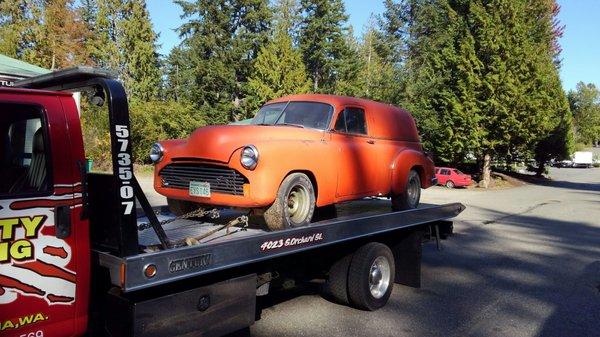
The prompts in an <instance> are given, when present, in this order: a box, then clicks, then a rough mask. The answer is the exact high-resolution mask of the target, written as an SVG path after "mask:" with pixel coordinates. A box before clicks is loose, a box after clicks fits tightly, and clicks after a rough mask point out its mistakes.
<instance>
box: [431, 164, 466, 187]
mask: <svg viewBox="0 0 600 337" xmlns="http://www.w3.org/2000/svg"><path fill="white" fill-rule="evenodd" d="M435 177H436V178H437V180H438V184H440V185H444V186H446V187H448V188H454V187H464V186H469V185H471V182H472V180H471V176H470V175H468V174H464V173H462V172H460V171H459V170H457V169H455V168H450V167H436V168H435Z"/></svg>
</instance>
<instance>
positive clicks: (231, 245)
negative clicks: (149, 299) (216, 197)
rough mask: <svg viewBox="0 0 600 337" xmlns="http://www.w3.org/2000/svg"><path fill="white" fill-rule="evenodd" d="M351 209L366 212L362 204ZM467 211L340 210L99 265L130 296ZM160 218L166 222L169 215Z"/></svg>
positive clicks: (458, 207) (188, 231)
mask: <svg viewBox="0 0 600 337" xmlns="http://www.w3.org/2000/svg"><path fill="white" fill-rule="evenodd" d="M387 205H389V203H388V204H387ZM350 207H358V209H362V207H361V205H360V204H358V205H356V204H354V205H350ZM388 207H389V206H388ZM388 209H389V208H388ZM463 210H464V206H463V205H462V204H460V203H451V204H445V205H423V206H422V207H420V208H418V209H414V210H407V211H400V212H380V213H378V212H375V213H365V212H364V211H362V210H361V211H359V212H358V214H351V215H345V214H344V213H345V212H344V211H343V210H342V211H341V212H339V213H340V215H341V216H340V217H337V218H334V219H331V220H325V221H320V222H315V223H312V224H311V225H310V226H307V227H301V228H293V229H287V230H282V231H276V232H267V231H264V230H261V229H256V228H252V227H251V228H247V229H242V228H236V227H233V228H232V229H231V234H229V235H224V234H225V233H220V232H219V233H216V234H215V235H213V236H210V237H207V238H206V239H205V240H203V241H202V242H200V243H199V244H196V245H191V246H184V247H178V248H171V249H166V250H160V251H155V252H147V253H141V254H137V255H132V256H127V257H117V256H114V255H111V254H109V253H106V252H101V251H99V252H97V253H98V256H99V260H100V264H101V265H102V266H104V267H107V268H108V269H109V271H110V276H111V281H112V283H113V284H114V285H116V286H119V287H121V289H122V290H123V292H132V291H137V290H142V289H145V288H149V287H152V286H157V285H162V284H167V283H170V282H174V281H179V280H183V279H187V278H191V277H195V276H199V275H205V274H208V273H212V272H216V271H219V270H224V269H228V268H233V267H238V266H242V265H245V264H250V263H254V262H259V261H264V260H267V259H271V258H276V257H281V256H285V255H289V254H293V253H299V252H302V251H306V250H310V249H315V248H318V247H324V246H328V245H333V244H337V243H342V242H345V241H350V240H354V239H358V238H362V237H367V236H372V235H376V234H381V233H385V232H389V231H394V230H398V229H403V228H410V227H415V226H419V225H424V224H433V223H436V222H440V221H444V220H448V219H450V218H453V217H455V216H456V215H457V214H459V213H460V212H462V211H463ZM160 217H162V218H163V219H164V218H165V217H167V216H165V215H161V216H160ZM140 220H141V221H143V219H140ZM219 226H221V225H219V224H213V223H198V222H196V221H192V220H183V219H180V220H176V221H174V222H172V223H169V224H166V225H165V226H164V228H165V232H167V233H168V235H169V237H170V238H172V239H174V238H180V239H183V238H185V237H188V236H197V235H199V234H201V233H202V232H207V231H209V230H211V229H214V228H217V227H219ZM153 235H154V236H153ZM157 242H158V238H157V237H156V235H155V234H154V233H153V231H152V229H148V230H146V231H145V232H142V233H140V243H141V244H146V245H152V244H155V243H157ZM148 265H154V266H155V267H156V274H155V275H154V276H152V277H150V278H149V277H146V276H145V275H144V268H146V267H147V266H148Z"/></svg>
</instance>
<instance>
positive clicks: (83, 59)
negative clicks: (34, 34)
mask: <svg viewBox="0 0 600 337" xmlns="http://www.w3.org/2000/svg"><path fill="white" fill-rule="evenodd" d="M73 2H74V1H73V0H54V1H48V2H46V6H45V7H44V14H43V22H44V26H43V36H42V37H41V38H40V39H39V40H38V41H36V48H35V56H34V57H35V59H36V63H37V64H42V65H44V66H45V67H48V68H50V69H52V70H54V69H61V68H67V67H71V66H74V65H84V64H88V63H89V62H88V60H89V56H88V53H87V50H86V48H82V46H83V45H84V41H85V40H86V39H87V38H88V36H89V35H90V32H89V31H88V30H87V29H86V28H87V27H86V26H85V25H84V24H83V21H82V20H81V17H80V12H79V11H77V10H76V9H75V8H74V6H73Z"/></svg>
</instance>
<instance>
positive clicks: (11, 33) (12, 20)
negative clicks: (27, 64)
mask: <svg viewBox="0 0 600 337" xmlns="http://www.w3.org/2000/svg"><path fill="white" fill-rule="evenodd" d="M42 6H43V2H42V1H41V0H35V1H27V0H2V1H0V53H1V54H4V55H7V56H10V57H13V58H18V59H22V60H25V61H32V60H31V58H32V56H31V53H30V49H31V47H32V46H34V45H35V44H36V42H37V40H38V38H39V36H40V35H41V31H42V28H43V26H42V23H41V18H42Z"/></svg>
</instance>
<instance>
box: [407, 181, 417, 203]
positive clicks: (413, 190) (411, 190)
mask: <svg viewBox="0 0 600 337" xmlns="http://www.w3.org/2000/svg"><path fill="white" fill-rule="evenodd" d="M420 189H421V186H419V184H418V183H417V180H416V179H414V178H411V179H410V180H409V181H408V186H407V187H406V193H407V195H408V202H409V203H410V205H411V206H413V207H415V206H416V204H417V199H418V198H419V192H420Z"/></svg>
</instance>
